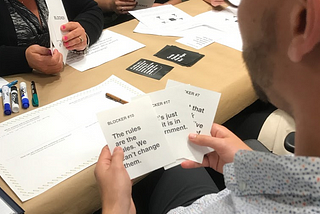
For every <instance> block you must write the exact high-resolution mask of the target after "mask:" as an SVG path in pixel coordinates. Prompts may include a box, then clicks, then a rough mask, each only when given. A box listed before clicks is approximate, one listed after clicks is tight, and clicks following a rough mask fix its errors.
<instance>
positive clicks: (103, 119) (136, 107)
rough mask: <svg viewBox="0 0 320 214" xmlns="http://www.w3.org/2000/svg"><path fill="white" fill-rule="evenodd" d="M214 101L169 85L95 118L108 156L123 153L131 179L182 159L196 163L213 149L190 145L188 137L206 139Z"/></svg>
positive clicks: (197, 91) (195, 89)
mask: <svg viewBox="0 0 320 214" xmlns="http://www.w3.org/2000/svg"><path fill="white" fill-rule="evenodd" d="M219 99H220V93H217V92H214V91H209V90H206V89H202V88H198V87H195V86H191V85H187V84H182V83H178V82H174V81H169V82H168V84H167V87H166V89H164V90H160V91H156V92H152V93H149V94H147V95H144V96H138V97H135V98H134V99H133V100H132V101H131V102H130V103H128V104H125V105H123V106H119V107H117V108H114V109H109V110H106V111H103V112H100V113H98V114H97V117H98V121H99V123H100V126H101V128H102V131H103V133H104V136H105V138H106V141H107V142H108V145H109V147H110V149H111V151H113V149H114V148H115V147H116V146H120V147H122V148H123V150H124V162H123V163H124V166H125V167H126V169H127V171H128V173H129V176H130V178H131V179H133V178H136V177H138V176H140V175H143V174H145V173H148V172H150V171H153V170H155V169H157V168H160V167H165V168H166V169H168V168H171V167H173V166H176V165H178V164H180V163H181V162H182V161H183V160H186V159H188V160H192V161H195V162H199V163H201V162H202V160H203V156H204V154H206V153H208V152H210V151H212V149H210V148H206V147H201V146H197V145H195V144H192V143H191V142H189V140H188V135H189V133H198V134H206V135H210V130H211V126H212V123H213V120H214V117H215V114H216V110H217V107H218V103H219Z"/></svg>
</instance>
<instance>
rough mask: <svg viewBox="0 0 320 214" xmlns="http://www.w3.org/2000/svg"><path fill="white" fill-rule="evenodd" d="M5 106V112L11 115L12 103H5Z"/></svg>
mask: <svg viewBox="0 0 320 214" xmlns="http://www.w3.org/2000/svg"><path fill="white" fill-rule="evenodd" d="M3 107H4V114H5V115H10V114H11V108H10V104H9V103H5V104H4V105H3Z"/></svg>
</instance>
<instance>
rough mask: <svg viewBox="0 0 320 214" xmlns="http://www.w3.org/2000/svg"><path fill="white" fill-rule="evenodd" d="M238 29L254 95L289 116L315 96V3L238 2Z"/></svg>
mask: <svg viewBox="0 0 320 214" xmlns="http://www.w3.org/2000/svg"><path fill="white" fill-rule="evenodd" d="M239 25H240V30H241V34H242V39H243V50H244V51H243V57H244V60H245V63H246V65H247V68H248V70H249V73H250V77H251V79H252V82H253V86H254V88H255V90H256V91H257V94H258V95H259V96H260V97H261V98H262V99H264V100H266V99H268V100H269V101H270V102H272V103H273V104H275V105H276V106H277V107H279V108H281V109H284V110H285V111H287V112H288V113H290V114H292V115H293V116H294V112H295V111H299V110H301V109H300V108H301V106H302V104H303V103H305V104H306V103H308V102H310V99H311V97H309V99H307V98H308V96H309V95H310V96H311V94H310V92H312V91H318V92H320V47H319V45H318V44H319V43H320V0H268V1H265V0H242V2H241V5H240V7H239Z"/></svg>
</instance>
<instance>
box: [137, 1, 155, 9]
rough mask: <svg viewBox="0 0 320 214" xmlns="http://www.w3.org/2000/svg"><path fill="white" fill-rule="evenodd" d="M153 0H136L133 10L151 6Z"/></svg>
mask: <svg viewBox="0 0 320 214" xmlns="http://www.w3.org/2000/svg"><path fill="white" fill-rule="evenodd" d="M153 3H154V0H137V5H136V6H135V8H134V9H133V10H140V9H145V8H149V7H152V5H153Z"/></svg>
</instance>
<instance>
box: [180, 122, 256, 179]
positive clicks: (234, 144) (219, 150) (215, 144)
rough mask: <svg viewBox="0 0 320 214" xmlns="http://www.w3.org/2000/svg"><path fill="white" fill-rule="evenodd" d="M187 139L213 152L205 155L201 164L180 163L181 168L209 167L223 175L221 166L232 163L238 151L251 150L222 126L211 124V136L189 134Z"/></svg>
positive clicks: (191, 162)
mask: <svg viewBox="0 0 320 214" xmlns="http://www.w3.org/2000/svg"><path fill="white" fill-rule="evenodd" d="M189 139H190V141H191V142H192V143H195V144H196V145H200V146H208V147H211V148H213V149H214V150H215V151H213V152H211V153H208V154H206V155H205V157H204V159H203V162H202V164H199V163H195V162H193V161H184V162H182V163H181V166H182V167H183V168H195V167H200V166H203V167H211V168H212V169H214V170H216V171H218V172H220V173H223V166H224V165H225V164H226V163H231V162H233V158H234V155H235V154H236V153H237V151H239V150H251V149H250V147H248V146H247V145H246V144H245V143H244V142H243V141H242V140H240V139H239V138H238V137H237V136H236V135H235V134H233V133H232V132H231V131H230V130H229V129H227V128H226V127H224V126H221V125H218V124H213V125H212V129H211V136H207V135H196V134H190V135H189Z"/></svg>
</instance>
